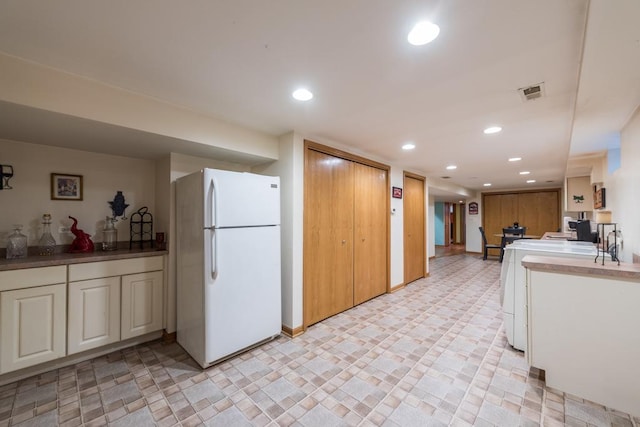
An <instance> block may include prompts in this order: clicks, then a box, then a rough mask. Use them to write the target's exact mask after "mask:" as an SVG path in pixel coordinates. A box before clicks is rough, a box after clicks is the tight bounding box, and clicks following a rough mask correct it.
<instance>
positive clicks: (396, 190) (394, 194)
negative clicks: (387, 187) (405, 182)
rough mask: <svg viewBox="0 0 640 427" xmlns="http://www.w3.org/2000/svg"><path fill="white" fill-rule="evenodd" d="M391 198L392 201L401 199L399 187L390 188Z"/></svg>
mask: <svg viewBox="0 0 640 427" xmlns="http://www.w3.org/2000/svg"><path fill="white" fill-rule="evenodd" d="M391 196H392V197H393V198H394V199H402V188H400V187H392V188H391Z"/></svg>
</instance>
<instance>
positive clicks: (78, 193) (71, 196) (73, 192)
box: [51, 172, 83, 200]
mask: <svg viewBox="0 0 640 427" xmlns="http://www.w3.org/2000/svg"><path fill="white" fill-rule="evenodd" d="M82 192H83V188H82V175H72V174H66V173H55V172H54V173H52V174H51V200H82Z"/></svg>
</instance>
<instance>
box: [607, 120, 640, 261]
mask: <svg viewBox="0 0 640 427" xmlns="http://www.w3.org/2000/svg"><path fill="white" fill-rule="evenodd" d="M620 152H621V164H620V168H619V169H618V170H617V171H615V172H614V173H613V174H608V173H607V172H605V178H604V183H603V184H604V185H603V186H604V187H605V188H606V189H607V200H606V209H607V210H610V211H611V215H612V219H613V221H614V222H617V223H618V228H619V229H620V230H622V235H623V239H624V246H623V248H622V250H621V261H625V262H632V259H633V254H634V253H635V254H640V221H639V220H638V212H640V198H638V197H637V196H636V195H637V194H638V188H639V187H640V168H638V165H640V109H638V110H637V111H636V113H635V114H634V115H633V117H632V118H631V120H630V121H629V122H628V123H627V125H626V126H625V127H624V128H623V129H622V132H621V140H620ZM604 169H605V171H606V168H604Z"/></svg>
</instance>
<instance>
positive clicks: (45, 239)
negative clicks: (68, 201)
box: [38, 213, 56, 255]
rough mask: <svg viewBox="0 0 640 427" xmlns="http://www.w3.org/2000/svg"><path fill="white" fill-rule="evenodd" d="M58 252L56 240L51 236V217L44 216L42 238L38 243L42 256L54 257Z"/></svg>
mask: <svg viewBox="0 0 640 427" xmlns="http://www.w3.org/2000/svg"><path fill="white" fill-rule="evenodd" d="M55 251H56V239H54V238H53V236H52V235H51V215H50V214H48V213H47V214H44V215H42V237H40V240H39V241H38V253H39V254H40V255H53V254H54V253H55Z"/></svg>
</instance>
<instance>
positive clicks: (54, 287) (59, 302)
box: [0, 255, 164, 378]
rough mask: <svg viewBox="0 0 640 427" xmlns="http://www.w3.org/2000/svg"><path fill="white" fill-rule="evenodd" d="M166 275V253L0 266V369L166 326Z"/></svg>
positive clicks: (46, 359)
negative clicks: (54, 263) (164, 311)
mask: <svg viewBox="0 0 640 427" xmlns="http://www.w3.org/2000/svg"><path fill="white" fill-rule="evenodd" d="M163 278H164V256H162V255H159V256H149V257H138V258H125V259H116V260H108V261H98V262H86V263H76V264H69V265H57V266H51V267H37V268H23V269H19V268H18V269H15V270H4V271H0V375H1V374H5V373H8V372H12V371H16V370H19V369H23V368H28V367H31V366H34V368H35V369H37V367H35V365H38V364H41V363H44V362H50V361H52V360H55V359H60V358H63V357H65V356H68V355H73V354H77V353H80V352H84V351H86V350H93V351H90V352H87V353H86V354H87V355H90V354H92V353H96V352H100V351H101V350H100V347H103V346H106V345H115V346H117V345H118V344H117V343H118V342H119V341H122V340H126V339H129V338H134V337H138V336H142V335H146V334H148V333H152V332H158V331H161V330H162V328H163V326H164V321H163V301H164V300H163V294H164V284H163V280H164V279H163ZM132 342H135V340H132ZM94 349H95V350H94ZM79 357H80V358H81V357H83V356H79ZM77 358H78V356H75V358H68V359H69V361H71V360H78V359H77ZM61 363H64V361H62V362H61ZM11 375H14V374H10V375H9V376H11ZM17 375H19V373H17ZM5 378H7V377H5Z"/></svg>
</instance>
